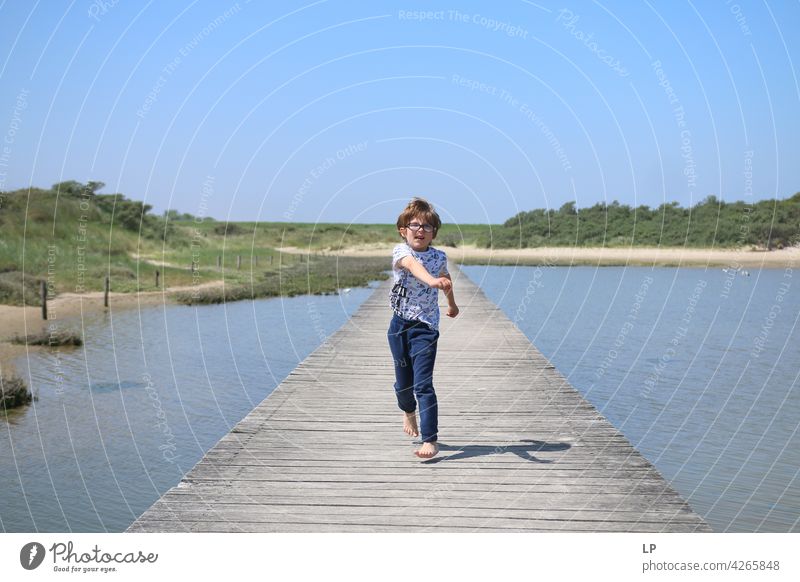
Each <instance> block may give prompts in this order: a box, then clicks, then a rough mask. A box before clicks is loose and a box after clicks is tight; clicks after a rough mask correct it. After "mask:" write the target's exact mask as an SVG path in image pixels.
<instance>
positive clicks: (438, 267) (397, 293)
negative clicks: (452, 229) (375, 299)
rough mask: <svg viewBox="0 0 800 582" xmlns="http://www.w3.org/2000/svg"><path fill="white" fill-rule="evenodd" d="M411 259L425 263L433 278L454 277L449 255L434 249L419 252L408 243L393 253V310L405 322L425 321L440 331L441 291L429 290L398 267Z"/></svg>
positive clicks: (399, 246)
mask: <svg viewBox="0 0 800 582" xmlns="http://www.w3.org/2000/svg"><path fill="white" fill-rule="evenodd" d="M409 255H410V256H412V257H414V258H415V259H417V260H418V261H419V262H420V263H422V266H423V267H425V269H426V270H427V271H428V273H430V274H431V276H432V277H440V276H443V275H449V274H450V273H449V272H448V270H447V255H446V254H445V253H444V251H440V250H439V249H435V248H433V247H431V246H429V247H428V250H426V251H423V252H418V251H415V250H414V249H412V248H411V247H410V246H408V243H400V244H399V245H397V246H395V247H394V250H393V251H392V274H393V275H394V286H393V287H392V293H391V297H390V302H391V305H392V309H393V310H394V312H395V313H396V314H397V315H399V316H400V317H402V318H404V319H411V320H418V321H422V322H423V323H427V324H428V325H430V326H431V328H433V329H436V330H438V329H439V290H438V289H437V288H435V287H428V286H427V285H426V284H425V283H423V282H422V281H420V280H419V279H417V278H416V277H415V276H414V275H412V274H411V273H410V272H409V271H408V270H406V269H404V268H402V267H399V266H398V265H397V261H399V260H400V259H402V258H403V257H407V256H409Z"/></svg>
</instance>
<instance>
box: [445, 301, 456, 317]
mask: <svg viewBox="0 0 800 582" xmlns="http://www.w3.org/2000/svg"><path fill="white" fill-rule="evenodd" d="M456 315H458V305H456V304H455V303H453V305H449V306H448V307H447V317H455V316H456Z"/></svg>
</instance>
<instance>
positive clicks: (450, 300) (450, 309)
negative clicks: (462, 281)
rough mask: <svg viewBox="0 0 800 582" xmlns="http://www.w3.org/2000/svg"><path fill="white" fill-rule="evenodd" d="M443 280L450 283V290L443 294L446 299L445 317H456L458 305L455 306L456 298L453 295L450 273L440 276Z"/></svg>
mask: <svg viewBox="0 0 800 582" xmlns="http://www.w3.org/2000/svg"><path fill="white" fill-rule="evenodd" d="M442 277H444V278H445V279H447V280H448V281H450V288H449V289H447V290H446V291H445V292H444V294H445V296H446V297H447V315H448V317H455V316H456V315H458V311H459V310H458V305H456V296H455V295H453V280H452V279H451V278H450V273H445V274H444V275H442Z"/></svg>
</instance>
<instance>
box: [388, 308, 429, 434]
mask: <svg viewBox="0 0 800 582" xmlns="http://www.w3.org/2000/svg"><path fill="white" fill-rule="evenodd" d="M387 335H388V337H389V349H390V350H391V351H392V356H393V357H394V374H395V379H396V380H397V381H396V382H395V384H394V391H395V394H396V395H397V405H398V406H399V407H400V409H401V410H403V411H404V412H414V411H415V410H416V409H417V403H419V425H420V426H419V429H420V437H421V438H422V441H423V442H426V443H433V442H436V439H437V435H438V432H439V410H438V407H437V405H436V392H435V391H434V390H433V365H434V363H435V362H436V346H437V345H438V343H439V332H438V331H436V330H434V329H432V328H431V327H430V326H429V325H428V324H427V323H423V322H421V321H410V320H408V319H404V318H402V317H400V316H399V315H397V314H395V315H394V316H393V317H392V321H391V323H390V324H389V332H388V333H387ZM414 397H416V401H415V400H414Z"/></svg>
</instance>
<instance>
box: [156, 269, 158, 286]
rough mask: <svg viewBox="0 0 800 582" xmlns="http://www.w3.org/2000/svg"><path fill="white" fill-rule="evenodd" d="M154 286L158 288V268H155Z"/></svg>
mask: <svg viewBox="0 0 800 582" xmlns="http://www.w3.org/2000/svg"><path fill="white" fill-rule="evenodd" d="M156 288H158V269H156Z"/></svg>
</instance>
